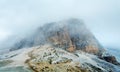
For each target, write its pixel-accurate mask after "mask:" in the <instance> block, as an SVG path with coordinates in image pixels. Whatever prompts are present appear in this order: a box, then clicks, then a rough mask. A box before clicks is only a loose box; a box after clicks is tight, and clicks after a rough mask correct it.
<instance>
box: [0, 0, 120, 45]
mask: <svg viewBox="0 0 120 72" xmlns="http://www.w3.org/2000/svg"><path fill="white" fill-rule="evenodd" d="M71 17H74V18H80V19H82V20H84V22H85V24H86V25H87V26H88V28H89V29H90V30H91V31H92V32H93V33H94V35H95V36H96V38H97V39H98V40H99V41H100V42H101V43H102V44H103V45H105V46H109V45H111V46H116V47H120V38H119V37H120V0H0V41H3V40H4V39H6V38H7V37H9V36H11V35H16V34H17V35H22V34H24V33H26V32H30V30H33V29H35V28H37V27H38V26H39V25H41V24H43V23H46V22H51V21H57V20H60V19H65V18H71Z"/></svg>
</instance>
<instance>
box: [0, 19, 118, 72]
mask: <svg viewBox="0 0 120 72" xmlns="http://www.w3.org/2000/svg"><path fill="white" fill-rule="evenodd" d="M47 44H48V46H47V47H46V45H47ZM36 46H38V47H37V48H36ZM26 47H27V48H26ZM31 47H32V48H31ZM21 50H23V52H22V51H21ZM19 58H21V59H19ZM0 59H2V60H3V61H4V60H6V61H11V62H12V66H14V65H16V64H17V65H18V66H19V64H20V66H22V67H25V66H28V68H30V69H32V70H33V71H35V72H60V71H61V70H62V72H119V71H120V70H119V68H120V67H119V66H120V63H118V62H117V60H116V58H115V57H114V56H112V55H110V54H108V53H107V51H106V50H105V49H104V48H103V47H102V46H101V44H100V43H99V42H98V41H97V39H96V38H95V37H94V35H93V34H92V33H91V32H90V31H89V30H88V29H87V27H86V26H85V25H84V23H83V22H82V21H81V20H78V19H68V20H64V21H59V22H52V23H47V24H45V25H44V26H42V27H39V28H38V29H37V31H36V32H35V33H33V34H32V35H31V36H27V37H26V38H24V39H22V40H20V42H18V43H16V44H15V45H14V46H13V47H11V49H10V53H9V54H5V55H0ZM18 66H17V67H18ZM3 68H4V67H3ZM30 71H31V70H30Z"/></svg>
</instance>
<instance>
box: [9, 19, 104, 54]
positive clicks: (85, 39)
mask: <svg viewBox="0 0 120 72" xmlns="http://www.w3.org/2000/svg"><path fill="white" fill-rule="evenodd" d="M46 43H50V44H52V45H54V46H56V47H59V48H63V49H64V50H67V51H69V52H74V51H75V50H82V51H85V52H88V53H92V54H96V55H101V54H102V52H105V50H104V48H103V47H102V46H101V45H100V44H99V42H98V41H97V39H96V38H95V37H94V35H93V34H92V33H91V32H90V31H89V30H88V29H87V28H86V26H85V25H84V23H83V22H82V21H81V20H78V19H68V20H65V21H60V22H53V23H48V24H45V25H44V26H43V27H40V28H39V29H38V30H37V31H36V33H34V34H33V35H32V36H31V37H29V38H26V39H23V40H21V41H20V43H16V45H15V47H13V48H11V50H15V49H20V48H23V47H32V46H37V45H43V44H46Z"/></svg>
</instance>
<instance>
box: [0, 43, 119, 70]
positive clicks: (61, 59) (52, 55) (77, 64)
mask: <svg viewBox="0 0 120 72" xmlns="http://www.w3.org/2000/svg"><path fill="white" fill-rule="evenodd" d="M16 54H17V55H16ZM3 56H4V55H3ZM6 56H9V58H7V59H3V60H0V62H1V63H2V62H3V61H6V62H7V61H8V62H9V63H8V62H7V63H8V64H4V66H3V65H2V66H1V67H0V72H120V67H119V66H116V65H113V64H111V63H108V62H106V61H103V60H100V59H99V58H98V57H96V56H95V55H92V54H88V53H85V52H83V51H79V50H78V51H75V52H74V53H69V52H67V51H65V50H63V49H60V48H56V47H54V46H51V45H48V44H47V45H43V46H37V47H32V48H23V49H20V50H16V51H13V52H10V53H8V54H6V55H5V57H6ZM3 63H4V62H3Z"/></svg>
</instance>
